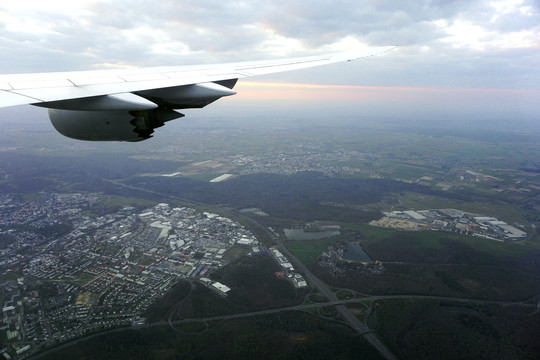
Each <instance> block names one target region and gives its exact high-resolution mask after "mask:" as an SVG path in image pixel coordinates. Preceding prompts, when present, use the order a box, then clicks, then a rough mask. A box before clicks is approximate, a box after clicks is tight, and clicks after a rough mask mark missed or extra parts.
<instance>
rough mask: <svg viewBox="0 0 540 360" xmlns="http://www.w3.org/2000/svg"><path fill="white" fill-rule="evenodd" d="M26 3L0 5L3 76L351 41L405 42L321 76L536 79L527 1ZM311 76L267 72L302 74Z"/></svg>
mask: <svg viewBox="0 0 540 360" xmlns="http://www.w3.org/2000/svg"><path fill="white" fill-rule="evenodd" d="M21 1H22V0H21ZM22 2H23V3H29V4H30V5H28V6H27V7H26V8H24V6H22V7H21V6H19V5H17V4H15V5H13V4H12V5H3V6H2V5H0V71H1V72H4V73H10V72H31V71H62V70H64V71H65V70H83V69H93V68H96V67H103V66H105V65H104V64H117V65H119V66H120V65H136V66H159V65H177V64H191V63H203V62H206V63H208V62H224V61H241V60H250V59H264V58H274V57H277V56H296V55H309V54H314V53H319V52H322V51H334V50H337V49H338V48H339V46H338V44H341V43H343V42H344V39H348V40H349V43H350V42H351V41H352V42H353V43H354V41H356V42H358V43H361V44H364V45H369V46H383V45H393V44H399V45H401V47H400V49H399V50H398V51H395V52H393V53H392V54H388V55H386V56H383V57H380V58H376V59H366V60H365V61H363V62H359V63H358V64H356V63H355V64H354V65H351V66H346V67H344V66H342V65H336V66H331V67H328V69H325V70H317V72H316V74H317V75H316V78H317V82H321V83H338V84H347V83H348V84H351V83H352V84H370V85H376V84H382V85H388V86H390V85H396V86H431V87H436V86H442V87H448V86H457V87H473V88H478V87H498V88H505V87H508V88H526V89H539V87H540V76H539V75H537V73H538V72H537V71H535V70H534V69H535V66H536V64H537V63H538V62H539V60H540V59H539V56H538V53H539V52H538V46H539V40H540V25H539V24H540V11H539V9H538V6H537V4H536V3H535V1H533V0H523V1H522V3H521V4H520V5H519V6H516V7H504V6H503V7H502V8H499V9H497V8H496V6H494V5H493V2H491V1H487V0H485V1H475V2H471V1H469V0H463V1H462V0H456V1H449V0H439V1H436V0H434V1H429V0H421V1H407V2H396V1H389V0H379V1H362V2H353V1H350V0H348V1H345V0H337V1H328V0H314V1H310V2H306V1H298V0H297V1H290V0H288V1H287V0H276V1H272V2H261V1H210V0H201V1H197V2H193V1H185V0H184V1H173V0H164V1H160V2H156V1H148V0H139V1H129V2H128V1H97V0H96V1H89V2H88V4H87V5H85V6H84V7H82V5H81V6H76V5H73V4H72V5H70V6H71V7H70V6H67V8H64V7H60V6H57V5H56V1H54V0H50V1H49V2H47V4H45V3H39V2H35V5H32V4H33V3H31V2H29V0H24V1H22ZM535 41H536V43H535ZM351 68H353V69H354V71H353V74H351V73H350V71H351V70H350V69H351ZM313 74H315V72H310V71H307V70H306V71H304V72H298V73H290V74H286V75H283V76H281V75H276V76H274V77H268V79H274V80H275V81H278V80H281V79H283V80H286V79H292V80H297V81H306V82H309V81H313V80H312V79H313V78H315V76H314V75H313Z"/></svg>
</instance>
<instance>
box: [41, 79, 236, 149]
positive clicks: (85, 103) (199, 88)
mask: <svg viewBox="0 0 540 360" xmlns="http://www.w3.org/2000/svg"><path fill="white" fill-rule="evenodd" d="M235 83H236V79H231V80H223V81H216V82H210V83H201V84H191V85H184V86H177V87H169V88H163V89H157V90H156V89H154V90H145V91H139V92H136V93H120V94H113V95H102V96H94V97H83V98H75V99H68V100H60V101H50V102H43V103H39V104H36V105H37V106H41V107H46V108H48V109H49V118H50V119H51V122H52V124H53V126H54V128H55V129H56V130H57V131H58V132H59V133H60V134H62V135H64V136H67V137H70V138H72V139H77V140H90V141H141V140H146V139H149V138H151V137H152V133H153V132H154V129H156V128H158V127H160V126H163V124H165V122H167V121H170V120H174V119H178V118H180V117H183V116H184V114H181V113H179V112H177V111H175V110H173V109H186V108H201V107H204V106H206V105H208V104H210V103H212V102H214V101H216V100H217V99H219V98H221V97H223V96H229V95H234V94H236V92H235V91H234V90H232V87H233V86H234V85H235Z"/></svg>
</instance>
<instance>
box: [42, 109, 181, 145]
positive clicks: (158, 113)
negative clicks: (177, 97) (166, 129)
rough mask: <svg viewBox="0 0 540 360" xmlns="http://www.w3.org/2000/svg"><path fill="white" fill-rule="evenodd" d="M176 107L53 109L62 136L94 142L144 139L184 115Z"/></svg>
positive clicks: (52, 120) (51, 117)
mask: <svg viewBox="0 0 540 360" xmlns="http://www.w3.org/2000/svg"><path fill="white" fill-rule="evenodd" d="M183 116H184V114H181V113H179V112H176V111H174V110H167V109H159V108H157V109H152V110H144V111H80V110H60V109H49V118H50V119H51V123H52V124H53V126H54V128H55V129H56V130H57V131H58V132H59V133H60V134H62V135H64V136H67V137H69V138H72V139H77V140H90V141H131V142H133V141H142V140H146V139H149V138H151V137H152V133H153V132H154V129H156V128H158V127H160V126H163V124H164V123H165V122H167V121H170V120H174V119H178V118H180V117H183Z"/></svg>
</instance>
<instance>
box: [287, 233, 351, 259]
mask: <svg viewBox="0 0 540 360" xmlns="http://www.w3.org/2000/svg"><path fill="white" fill-rule="evenodd" d="M342 239H343V238H342V237H341V236H333V237H331V238H326V239H320V240H301V241H295V240H287V241H286V242H285V246H287V249H289V250H290V251H291V252H292V253H293V254H294V256H296V257H297V258H298V259H299V260H300V261H301V262H303V263H304V264H313V263H315V262H316V261H317V259H318V258H319V256H320V255H321V254H322V252H323V251H324V250H326V248H327V247H328V245H330V244H332V243H335V242H338V241H341V240H342Z"/></svg>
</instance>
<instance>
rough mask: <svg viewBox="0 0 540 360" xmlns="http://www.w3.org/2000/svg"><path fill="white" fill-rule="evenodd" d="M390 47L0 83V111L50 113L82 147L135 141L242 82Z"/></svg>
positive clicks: (11, 78) (10, 78)
mask: <svg viewBox="0 0 540 360" xmlns="http://www.w3.org/2000/svg"><path fill="white" fill-rule="evenodd" d="M393 48H395V46H388V47H380V48H371V49H366V50H362V51H356V52H348V53H336V54H328V55H320V56H311V57H301V58H289V59H281V60H267V61H248V62H239V63H228V64H216V65H194V66H170V67H155V68H140V69H121V70H98V71H74V72H59V73H36V74H9V75H0V107H8V106H14V105H23V104H31V105H36V106H41V107H46V108H49V117H50V118H51V122H52V123H53V126H54V127H55V128H56V129H57V130H58V131H59V132H60V133H62V134H63V135H66V136H68V137H72V138H75V139H81V140H115V141H140V140H144V139H147V138H149V137H151V134H152V133H153V129H154V128H156V127H159V126H161V125H163V123H164V122H166V121H169V120H172V119H174V118H178V117H181V116H183V115H182V114H180V113H178V112H176V111H174V110H175V109H185V108H201V107H204V106H206V105H208V104H209V103H211V102H213V101H215V100H217V99H219V98H221V97H223V96H228V95H233V94H235V93H236V92H235V91H233V90H232V88H233V87H234V85H235V84H236V81H237V80H238V79H240V78H245V77H249V76H256V75H263V74H271V73H277V72H283V71H290V70H297V69H304V68H309V67H314V66H320V65H327V64H332V63H337V62H342V61H350V60H355V59H359V58H364V57H368V56H374V55H378V54H381V53H384V52H387V51H389V50H391V49H393Z"/></svg>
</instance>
